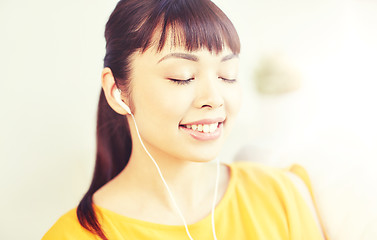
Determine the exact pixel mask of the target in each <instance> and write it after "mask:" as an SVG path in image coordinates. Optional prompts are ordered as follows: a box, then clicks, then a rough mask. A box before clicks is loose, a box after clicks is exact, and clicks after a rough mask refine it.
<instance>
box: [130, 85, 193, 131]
mask: <svg viewBox="0 0 377 240" xmlns="http://www.w3.org/2000/svg"><path fill="white" fill-rule="evenodd" d="M156 81H158V80H156ZM189 91H190V90H188V89H184V90H183V88H181V86H175V85H174V84H172V83H170V82H167V81H166V82H164V81H161V80H160V81H159V82H158V84H157V83H156V84H148V86H146V84H145V85H144V86H143V89H142V91H140V89H136V88H135V97H134V101H135V102H134V104H135V108H136V109H135V112H136V113H137V114H136V115H139V116H140V118H143V119H142V121H144V120H145V119H148V122H149V123H153V125H154V126H159V128H169V127H170V126H173V127H177V128H178V124H179V122H180V121H181V120H182V118H183V117H184V115H185V113H186V112H187V111H188V109H189V108H190V105H191V102H192V99H191V97H192V96H191V94H190V93H189ZM136 94H137V95H136ZM136 115H135V116H136ZM168 124H169V125H168Z"/></svg>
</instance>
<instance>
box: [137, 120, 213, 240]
mask: <svg viewBox="0 0 377 240" xmlns="http://www.w3.org/2000/svg"><path fill="white" fill-rule="evenodd" d="M130 115H131V117H132V120H133V122H134V124H135V128H136V133H137V136H138V138H139V140H140V143H141V145H142V146H143V148H144V150H145V152H146V153H147V154H148V156H149V158H150V159H151V160H152V162H153V163H154V165H155V166H156V168H157V171H158V174H159V175H160V177H161V180H162V182H163V183H164V185H165V187H166V189H167V191H168V193H169V196H170V199H171V200H172V202H173V204H174V207H175V209H176V210H177V212H178V215H179V216H180V218H181V219H182V221H183V224H184V225H185V229H186V233H187V236H188V237H189V238H190V240H194V239H193V238H192V236H191V234H190V232H189V230H188V227H187V223H186V220H185V218H184V217H183V214H182V212H181V210H180V209H179V207H178V204H177V202H176V201H175V199H174V197H173V194H172V192H171V191H170V188H169V186H168V184H167V183H166V181H165V179H164V177H163V175H162V173H161V170H160V168H159V166H158V164H157V162H156V161H155V160H154V158H153V157H152V155H151V154H150V153H149V151H148V150H147V148H146V147H145V145H144V143H143V141H142V140H141V136H140V133H139V129H138V127H137V124H136V120H135V117H134V115H133V114H132V113H130ZM219 175H220V161H219V159H218V158H216V183H215V194H214V199H213V203H212V211H211V222H212V233H213V238H214V240H217V237H216V231H215V217H214V215H215V206H216V199H217V189H218V185H219Z"/></svg>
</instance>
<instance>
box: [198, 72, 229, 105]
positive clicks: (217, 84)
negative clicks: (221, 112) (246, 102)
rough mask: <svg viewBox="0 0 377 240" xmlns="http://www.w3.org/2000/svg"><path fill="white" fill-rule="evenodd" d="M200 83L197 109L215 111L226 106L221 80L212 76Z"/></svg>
mask: <svg viewBox="0 0 377 240" xmlns="http://www.w3.org/2000/svg"><path fill="white" fill-rule="evenodd" d="M198 83H199V84H198V85H197V94H196V100H195V102H196V103H195V106H196V107H197V108H208V109H215V108H219V107H221V106H223V105H224V98H223V95H222V88H221V87H222V86H221V80H220V79H218V78H217V77H216V76H212V77H207V78H205V79H201V80H199V82H198Z"/></svg>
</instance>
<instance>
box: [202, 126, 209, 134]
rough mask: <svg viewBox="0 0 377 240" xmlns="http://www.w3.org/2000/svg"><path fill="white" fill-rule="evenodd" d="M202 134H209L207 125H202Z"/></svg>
mask: <svg viewBox="0 0 377 240" xmlns="http://www.w3.org/2000/svg"><path fill="white" fill-rule="evenodd" d="M203 132H205V133H209V125H207V124H205V125H203Z"/></svg>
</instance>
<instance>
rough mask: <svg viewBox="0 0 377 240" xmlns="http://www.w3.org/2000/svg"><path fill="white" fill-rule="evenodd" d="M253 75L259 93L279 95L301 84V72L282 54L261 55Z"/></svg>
mask: <svg viewBox="0 0 377 240" xmlns="http://www.w3.org/2000/svg"><path fill="white" fill-rule="evenodd" d="M254 76H255V77H254V81H255V85H256V88H257V91H258V92H259V93H261V94H266V95H279V94H283V93H288V92H292V91H295V90H297V89H298V88H300V86H301V74H300V73H299V71H298V70H297V68H296V67H294V66H293V62H292V61H289V60H288V59H287V58H286V57H284V56H283V55H282V54H275V55H270V56H265V57H263V58H262V59H261V61H260V63H259V66H258V67H257V68H256V70H255V74H254Z"/></svg>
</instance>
